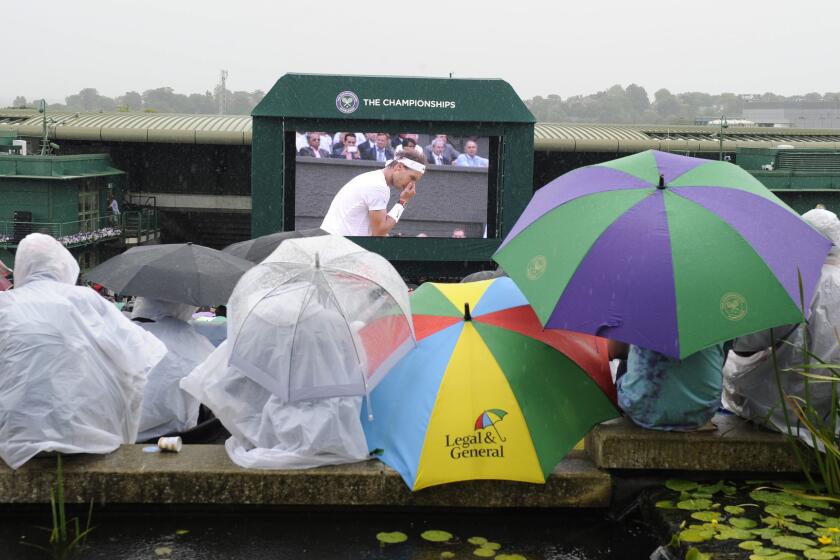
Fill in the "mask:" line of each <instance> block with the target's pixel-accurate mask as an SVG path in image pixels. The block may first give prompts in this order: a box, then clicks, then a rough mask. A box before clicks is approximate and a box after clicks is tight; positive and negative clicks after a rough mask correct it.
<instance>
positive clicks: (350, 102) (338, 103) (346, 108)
mask: <svg viewBox="0 0 840 560" xmlns="http://www.w3.org/2000/svg"><path fill="white" fill-rule="evenodd" d="M335 108H336V109H338V110H339V111H341V112H342V113H344V114H350V113H352V112H354V111H355V110H356V109H358V108H359V96H358V95H356V94H355V93H353V92H352V91H342V92H341V93H339V94H338V95H337V96H336V98H335Z"/></svg>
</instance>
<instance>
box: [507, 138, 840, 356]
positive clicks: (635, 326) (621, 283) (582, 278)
mask: <svg viewBox="0 0 840 560" xmlns="http://www.w3.org/2000/svg"><path fill="white" fill-rule="evenodd" d="M830 245H831V244H830V243H829V241H827V240H826V239H825V238H824V237H822V236H821V235H820V234H819V233H817V232H816V231H814V229H812V228H811V227H810V226H809V225H808V224H806V223H805V222H804V221H803V220H802V219H800V217H799V216H798V215H797V214H796V212H794V211H793V210H792V209H790V208H789V207H788V206H787V205H785V204H784V203H783V202H782V201H781V200H779V199H778V198H777V197H776V196H775V195H774V194H773V193H771V192H770V191H769V190H767V189H766V188H765V187H764V186H763V185H762V184H761V183H760V182H759V181H758V180H757V179H755V178H754V177H753V176H752V175H750V174H749V173H747V172H746V171H744V170H743V169H741V168H740V167H738V166H736V165H733V164H731V163H727V162H722V161H710V160H707V159H699V158H692V157H685V156H678V155H674V154H668V153H664V152H657V151H652V150H649V151H647V152H642V153H639V154H634V155H632V156H627V157H624V158H621V159H617V160H614V161H609V162H606V163H601V164H598V165H591V166H588V167H583V168H580V169H576V170H574V171H571V172H569V173H566V174H565V175H562V176H561V177H559V178H557V179H555V180H554V181H552V182H551V183H549V184H548V185H546V186H545V187H543V188H541V189H540V190H538V191H537V192H536V193H535V194H534V197H533V198H532V199H531V202H530V203H529V204H528V206H527V207H526V208H525V211H524V212H523V213H522V216H520V218H519V220H518V221H517V222H516V224H515V225H514V227H513V229H512V230H511V232H510V233H509V234H508V236H507V238H505V240H504V242H503V243H502V245H501V247H500V248H499V250H498V251H497V252H496V254H495V255H494V256H493V259H494V260H496V261H497V262H498V263H499V264H501V265H502V267H503V268H504V269H505V272H507V273H508V274H509V275H510V277H511V278H513V280H514V281H515V282H516V284H517V285H518V286H519V288H520V289H521V290H522V292H523V293H524V294H525V296H526V297H527V298H528V301H529V302H530V303H531V305H533V306H534V310H535V311H536V312H537V315H538V316H539V318H540V321H541V322H542V324H543V325H545V326H546V327H548V328H556V329H567V330H572V331H577V332H583V333H590V334H595V335H598V336H603V337H606V338H611V339H615V340H621V341H624V342H630V343H633V344H636V345H638V346H641V347H644V348H650V349H653V350H657V351H659V352H661V353H663V354H667V355H669V356H673V357H678V358H683V357H685V356H688V355H689V354H693V353H694V352H696V351H698V350H700V349H702V348H706V347H708V346H711V345H713V344H716V343H718V342H722V341H725V340H730V339H733V338H736V337H738V336H741V335H744V334H747V333H752V332H756V331H759V330H763V329H767V328H770V327H775V326H778V325H785V324H789V323H798V322H801V321H802V314H803V310H802V309H801V305H800V295H799V278H800V275H801V279H802V286H803V288H804V296H805V298H804V300H805V308H806V311H807V307H808V304H809V302H810V301H811V296H812V294H813V292H814V288H815V286H816V283H817V280H818V278H819V276H820V269H821V267H822V263H823V261H824V259H825V257H826V254H827V253H828V249H829V247H830Z"/></svg>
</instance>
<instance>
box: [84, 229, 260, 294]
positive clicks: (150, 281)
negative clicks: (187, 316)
mask: <svg viewBox="0 0 840 560" xmlns="http://www.w3.org/2000/svg"><path fill="white" fill-rule="evenodd" d="M252 266H254V263H252V262H250V261H246V260H245V259H240V258H239V257H234V256H233V255H228V254H227V253H223V252H221V251H219V250H216V249H211V248H209V247H204V246H203V245H195V244H193V243H173V244H165V245H144V246H142V247H133V248H131V249H129V250H128V251H126V252H125V253H122V254H120V255H117V256H116V257H113V258H111V259H108V260H107V261H105V262H104V263H102V264H100V265H99V266H97V267H95V268H93V269H91V270H90V271H88V272H87V273H86V274H85V275H84V277H85V279H86V280H88V281H89V282H96V283H98V284H102V285H103V286H105V287H107V288H109V289H111V290H113V291H114V292H116V293H118V294H123V295H129V296H144V297H150V298H155V299H159V300H163V301H171V302H176V303H188V304H190V305H195V306H199V307H200V306H202V305H220V304H224V303H225V302H227V300H228V297H230V294H231V292H232V291H233V287H234V286H235V285H236V282H237V281H238V280H239V278H240V277H241V276H242V275H243V274H244V273H245V271H247V270H248V269H250V268H251V267H252Z"/></svg>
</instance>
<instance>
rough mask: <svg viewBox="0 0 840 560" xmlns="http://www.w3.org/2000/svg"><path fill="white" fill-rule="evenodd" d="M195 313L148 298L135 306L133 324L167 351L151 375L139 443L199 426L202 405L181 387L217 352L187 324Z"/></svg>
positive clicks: (145, 397)
mask: <svg viewBox="0 0 840 560" xmlns="http://www.w3.org/2000/svg"><path fill="white" fill-rule="evenodd" d="M195 310H196V307H193V306H192V305H188V304H184V303H170V302H167V301H160V300H156V299H152V298H145V297H139V298H137V301H136V302H135V304H134V309H133V311H132V312H131V317H132V320H134V321H136V322H137V324H139V325H140V326H141V327H143V328H144V329H145V330H147V331H149V332H150V333H152V334H153V335H155V336H156V337H157V338H158V340H160V341H161V342H163V343H164V344H165V345H166V348H167V350H168V352H167V353H166V356H165V357H164V358H163V360H161V361H160V362H159V363H158V364H157V365H156V366H155V367H154V369H152V371H150V372H149V377H148V381H147V382H146V388H145V390H144V391H143V409H142V414H141V417H140V433H139V434H138V436H137V440H138V441H144V440H147V439H151V438H155V437H157V436H162V435H164V434H169V433H174V432H183V431H186V430H189V429H190V428H192V427H194V426H195V425H196V424H197V423H198V407H199V404H200V403H199V402H198V400H196V399H195V398H193V397H192V396H190V395H189V394H188V393H187V392H185V391H183V390H181V388H180V387H179V385H178V383H179V382H180V381H181V378H182V377H184V376H186V375H187V374H188V373H189V372H190V371H192V369H193V368H194V367H195V366H196V365H198V364H200V363H201V362H203V361H204V360H205V359H206V358H207V356H209V355H210V353H211V352H212V351H213V350H214V347H213V344H211V343H210V341H209V340H207V338H205V337H204V336H202V335H200V334H198V333H197V332H195V330H194V329H193V327H192V326H190V325H189V324H188V323H187V321H189V320H190V318H192V314H193V312H194V311H195Z"/></svg>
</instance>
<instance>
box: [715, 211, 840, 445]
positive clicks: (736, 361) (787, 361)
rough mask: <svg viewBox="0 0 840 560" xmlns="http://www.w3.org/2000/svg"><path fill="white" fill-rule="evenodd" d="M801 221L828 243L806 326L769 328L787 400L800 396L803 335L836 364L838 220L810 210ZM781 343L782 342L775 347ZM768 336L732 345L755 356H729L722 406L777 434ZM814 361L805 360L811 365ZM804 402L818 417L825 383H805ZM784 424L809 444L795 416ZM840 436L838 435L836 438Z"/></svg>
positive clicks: (781, 424)
mask: <svg viewBox="0 0 840 560" xmlns="http://www.w3.org/2000/svg"><path fill="white" fill-rule="evenodd" d="M803 219H805V221H806V222H808V223H810V224H811V225H812V226H814V228H815V229H816V230H817V231H819V232H820V233H822V234H823V235H824V236H826V237H827V238H829V240H831V241H832V243H834V245H835V246H834V247H832V248H831V251H830V252H829V254H828V257H827V258H826V260H825V262H824V263H823V267H822V271H821V274H820V279H819V283H818V284H817V289H816V291H815V293H814V296H813V299H812V300H811V305H810V314H809V316H808V323H807V324H801V325H798V326H794V325H788V326H783V327H777V328H775V329H773V339H774V340H776V341H777V348H776V360H777V367H778V371H779V380H780V381H781V385H782V390H783V391H784V393H785V394H787V395H795V396H798V397H804V396H805V383H806V378H805V377H804V376H802V375H801V374H799V373H797V372H795V371H785V370H787V369H789V368H797V367H799V366H801V365H802V364H803V363H804V359H805V358H804V355H803V352H802V350H801V348H802V347H803V345H804V344H805V339H806V335H807V340H808V345H807V348H808V350H809V352H810V353H812V354H813V355H814V356H817V357H818V358H820V359H821V360H823V361H825V362H827V363H831V364H838V363H840V343H838V341H837V333H838V332H840V220H838V218H837V216H836V215H835V214H834V213H833V212H829V211H827V210H811V211H809V212H807V213H806V214H804V215H803ZM782 339H784V342H779V341H781V340H782ZM770 344H771V335H770V331H763V332H759V333H755V334H752V335H747V336H744V337H739V338H738V339H736V340H735V345H734V350H739V351H743V352H756V353H755V354H753V355H752V356H748V357H743V356H738V355H737V354H735V352H730V353H729V356H728V357H727V360H726V364H725V365H724V368H723V376H724V377H723V404H724V406H725V407H726V408H728V409H729V410H731V411H733V412H735V413H736V414H737V415H738V416H741V417H743V418H745V419H748V420H752V421H755V422H758V423H761V424H765V425H767V426H768V427H772V428H775V429H777V430H779V431H781V432H786V431H788V428H787V425H788V424H787V422H786V420H785V411H784V410H783V409H782V406H781V399H780V397H779V388H778V384H777V381H776V367H774V364H773V356H772V352H771V349H770ZM814 361H815V360H813V359H812V360H811V363H814ZM811 372H812V373H814V374H816V375H828V376H831V374H832V373H831V371H828V370H820V369H813V370H811ZM808 393H809V402H810V404H811V406H813V407H814V408H815V409H816V410H818V411H819V412H820V413H821V414H822V415H827V414H828V413H829V411H830V409H831V401H832V399H833V398H836V397H835V396H834V394H833V392H832V388H831V383H825V382H816V381H813V380H811V381H808ZM787 421H788V422H790V425H791V433H792V434H793V435H797V436H798V437H799V438H800V439H801V440H802V441H803V442H805V443H807V444H808V445H813V441H812V437H811V435H810V432H808V430H807V429H805V428H804V426H800V425H799V422H798V420H797V417H796V414H795V413H794V411H793V409H791V408H790V406H788V407H787ZM837 435H838V436H840V431H838V433H837Z"/></svg>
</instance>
